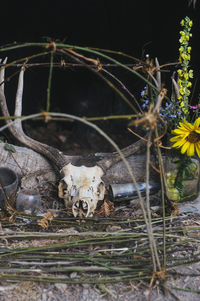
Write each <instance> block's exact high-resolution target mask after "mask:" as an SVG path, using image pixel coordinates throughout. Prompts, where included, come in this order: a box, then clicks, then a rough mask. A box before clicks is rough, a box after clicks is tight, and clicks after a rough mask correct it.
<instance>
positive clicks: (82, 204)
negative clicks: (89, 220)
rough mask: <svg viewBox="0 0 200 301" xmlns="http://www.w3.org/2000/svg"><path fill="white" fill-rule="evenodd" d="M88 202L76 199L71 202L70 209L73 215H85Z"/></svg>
mask: <svg viewBox="0 0 200 301" xmlns="http://www.w3.org/2000/svg"><path fill="white" fill-rule="evenodd" d="M88 208H89V204H88V202H87V201H85V200H78V201H76V202H75V203H74V204H73V207H72V211H73V214H74V216H75V217H77V216H79V217H87V216H88V213H89V210H88Z"/></svg>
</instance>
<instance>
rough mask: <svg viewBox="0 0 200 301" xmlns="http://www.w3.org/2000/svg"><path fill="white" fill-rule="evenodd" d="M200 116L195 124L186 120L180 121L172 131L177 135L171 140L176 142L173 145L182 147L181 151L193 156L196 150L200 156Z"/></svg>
mask: <svg viewBox="0 0 200 301" xmlns="http://www.w3.org/2000/svg"><path fill="white" fill-rule="evenodd" d="M199 125H200V117H199V118H197V119H196V120H195V122H194V124H191V123H189V122H187V121H186V120H184V121H183V122H179V126H178V127H177V128H176V129H175V130H172V131H171V133H172V134H173V135H175V137H172V138H171V139H170V141H171V142H175V143H174V144H173V145H172V147H175V148H180V147H181V153H182V154H185V153H186V154H187V156H193V155H194V152H195V150H196V152H197V155H198V156H199V158H200V127H199Z"/></svg>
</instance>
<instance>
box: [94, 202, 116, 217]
mask: <svg viewBox="0 0 200 301" xmlns="http://www.w3.org/2000/svg"><path fill="white" fill-rule="evenodd" d="M113 212H114V204H113V202H111V201H107V200H105V201H104V202H103V204H102V206H101V208H100V210H98V211H97V212H96V215H98V216H102V217H109V216H111V214H112V213H113Z"/></svg>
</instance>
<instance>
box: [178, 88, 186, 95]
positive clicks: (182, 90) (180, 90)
mask: <svg viewBox="0 0 200 301" xmlns="http://www.w3.org/2000/svg"><path fill="white" fill-rule="evenodd" d="M185 91H186V89H185V87H183V86H182V87H180V89H179V92H180V94H181V95H184V94H185Z"/></svg>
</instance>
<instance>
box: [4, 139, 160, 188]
mask: <svg viewBox="0 0 200 301" xmlns="http://www.w3.org/2000/svg"><path fill="white" fill-rule="evenodd" d="M14 148H15V150H16V152H15V153H13V152H11V151H8V150H6V149H5V144H4V143H0V166H1V167H4V166H6V167H8V168H11V169H13V170H14V171H15V172H17V173H18V174H19V176H20V177H22V178H25V179H26V180H27V181H28V179H29V182H30V179H31V181H32V184H33V186H34V182H35V185H36V184H37V181H38V179H36V178H38V177H39V178H40V181H42V182H57V181H58V180H59V175H58V174H57V172H56V169H55V168H54V167H53V166H52V164H51V163H50V162H49V161H48V160H47V159H46V158H44V157H43V156H42V155H40V154H38V153H36V152H35V151H33V150H31V149H29V148H26V147H19V146H14ZM110 156H113V155H112V154H111V155H110ZM65 157H66V159H67V160H69V162H71V163H72V164H76V165H80V164H84V163H85V165H86V166H87V165H88V164H87V163H88V161H89V165H90V166H91V165H95V164H96V162H97V161H98V159H100V157H99V156H93V157H92V156H90V157H89V159H87V158H82V157H80V156H65ZM101 158H102V156H101ZM127 160H128V162H129V164H130V166H131V168H132V170H133V173H134V175H135V177H136V180H137V181H138V182H141V181H144V178H145V164H146V158H145V155H131V156H129V157H128V158H127ZM151 174H152V177H155V176H156V175H155V172H153V170H152V171H151ZM34 179H35V180H34ZM103 180H104V181H105V183H106V184H111V183H127V182H131V178H130V175H129V173H128V171H127V169H126V167H125V165H124V163H123V162H122V161H120V162H118V163H116V164H115V165H113V166H112V167H111V168H110V169H108V170H107V171H106V174H105V175H104V177H103ZM23 185H25V184H24V181H23ZM27 185H28V184H27Z"/></svg>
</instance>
